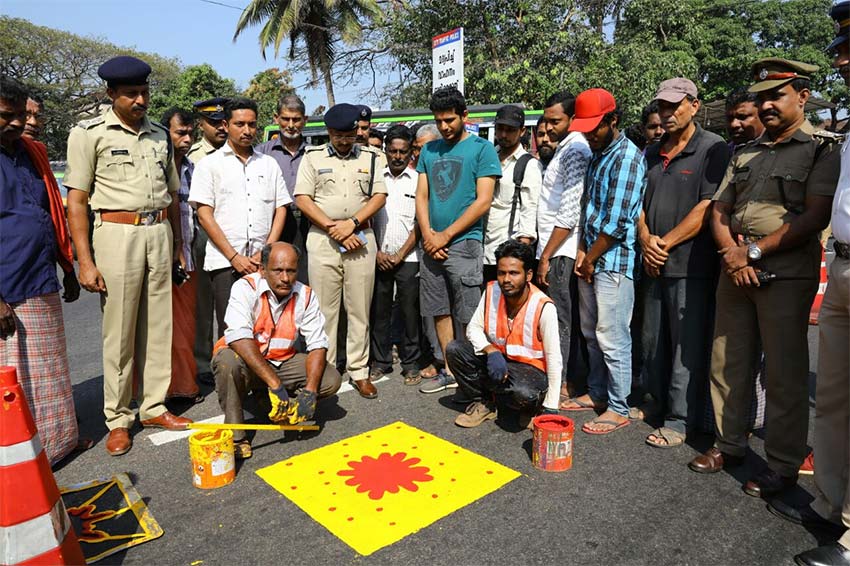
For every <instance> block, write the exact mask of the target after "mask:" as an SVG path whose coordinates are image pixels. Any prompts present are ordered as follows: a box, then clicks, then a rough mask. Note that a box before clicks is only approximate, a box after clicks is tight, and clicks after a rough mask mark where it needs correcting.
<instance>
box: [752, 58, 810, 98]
mask: <svg viewBox="0 0 850 566" xmlns="http://www.w3.org/2000/svg"><path fill="white" fill-rule="evenodd" d="M818 68H819V67H818V66H817V65H809V64H808V63H801V62H800V61H791V60H789V59H780V58H778V57H768V58H766V59H759V60H758V61H756V62H755V63H753V80H754V81H756V82H755V84H753V85H752V86H751V87H750V88H749V89H747V90H749V91H750V92H762V91H765V90H773V89H774V88H779V87H781V86H783V85H785V84H787V83H790V82H791V81H793V80H795V79H811V78H812V73H814V72H816V71H817V70H818Z"/></svg>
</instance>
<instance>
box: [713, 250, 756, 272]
mask: <svg viewBox="0 0 850 566" xmlns="http://www.w3.org/2000/svg"><path fill="white" fill-rule="evenodd" d="M717 253H719V254H720V258H721V261H722V262H723V269H724V271H726V273H728V274H730V275H731V274H732V273H733V272H735V271H738V270H739V269H743V268H745V267H747V266H748V265H749V263H750V261H749V258H748V257H747V246H746V245H740V246H729V247H727V248H723V249H722V250H720V251H719V252H717Z"/></svg>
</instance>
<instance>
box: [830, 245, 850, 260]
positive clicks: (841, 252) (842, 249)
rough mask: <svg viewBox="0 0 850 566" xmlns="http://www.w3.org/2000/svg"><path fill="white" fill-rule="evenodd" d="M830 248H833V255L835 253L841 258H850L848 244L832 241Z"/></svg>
mask: <svg viewBox="0 0 850 566" xmlns="http://www.w3.org/2000/svg"><path fill="white" fill-rule="evenodd" d="M832 248H833V249H834V250H835V255H837V256H838V257H840V258H841V259H850V244H842V243H841V242H833V243H832Z"/></svg>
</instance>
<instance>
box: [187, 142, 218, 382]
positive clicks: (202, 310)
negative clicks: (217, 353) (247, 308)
mask: <svg viewBox="0 0 850 566" xmlns="http://www.w3.org/2000/svg"><path fill="white" fill-rule="evenodd" d="M215 151H216V148H215V146H214V145H213V144H211V143H210V142H208V141H207V138H205V137H202V138H201V141H197V142H195V143H194V144H192V147H191V148H190V149H189V153H187V154H186V157H188V158H189V160H190V161H191V162H192V163H194V164H195V165H196V166H197V165H198V162H200V161H201V159H203V158H204V157H206V156H208V155H210V154H211V153H213V152H215ZM208 241H209V236H208V235H207V232H206V230H204V228H203V226H201V223H200V222H198V232H197V234H196V235H195V240H194V241H193V242H192V255H193V257H194V258H195V265H197V266H198V267H197V279H198V295H197V301H198V302H197V307H196V309H195V347H194V350H195V352H194V353H195V364H196V365H197V366H198V374H206V373H212V369H211V368H210V361H211V359H212V347H213V341H214V340H213V291H212V281H211V280H210V277H209V274H208V273H207V272H205V271H204V260H205V259H206V257H207V242H208Z"/></svg>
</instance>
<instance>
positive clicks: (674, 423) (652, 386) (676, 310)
mask: <svg viewBox="0 0 850 566" xmlns="http://www.w3.org/2000/svg"><path fill="white" fill-rule="evenodd" d="M715 286H716V282H715V280H714V279H688V278H666V277H658V278H654V277H646V278H645V279H644V280H643V281H642V282H641V286H640V288H641V297H640V300H641V302H642V308H643V326H642V330H641V344H642V347H643V352H644V366H643V379H642V381H643V383H645V384H646V386H647V389H648V390H649V392H650V393H652V396H653V398H654V399H655V401H656V403H658V405H659V407H660V408H661V410H662V413H663V415H664V426H666V427H668V428H671V429H673V430H675V431H677V432H681V433H683V434H684V433H685V432H686V430H687V429H688V428H694V427H696V426H698V425H699V423H700V421H701V417H702V414H703V411H704V406H705V401H706V399H705V392H706V381H707V379H708V371H709V366H710V363H711V354H710V353H711V341H712V337H713V335H714V290H715Z"/></svg>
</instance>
